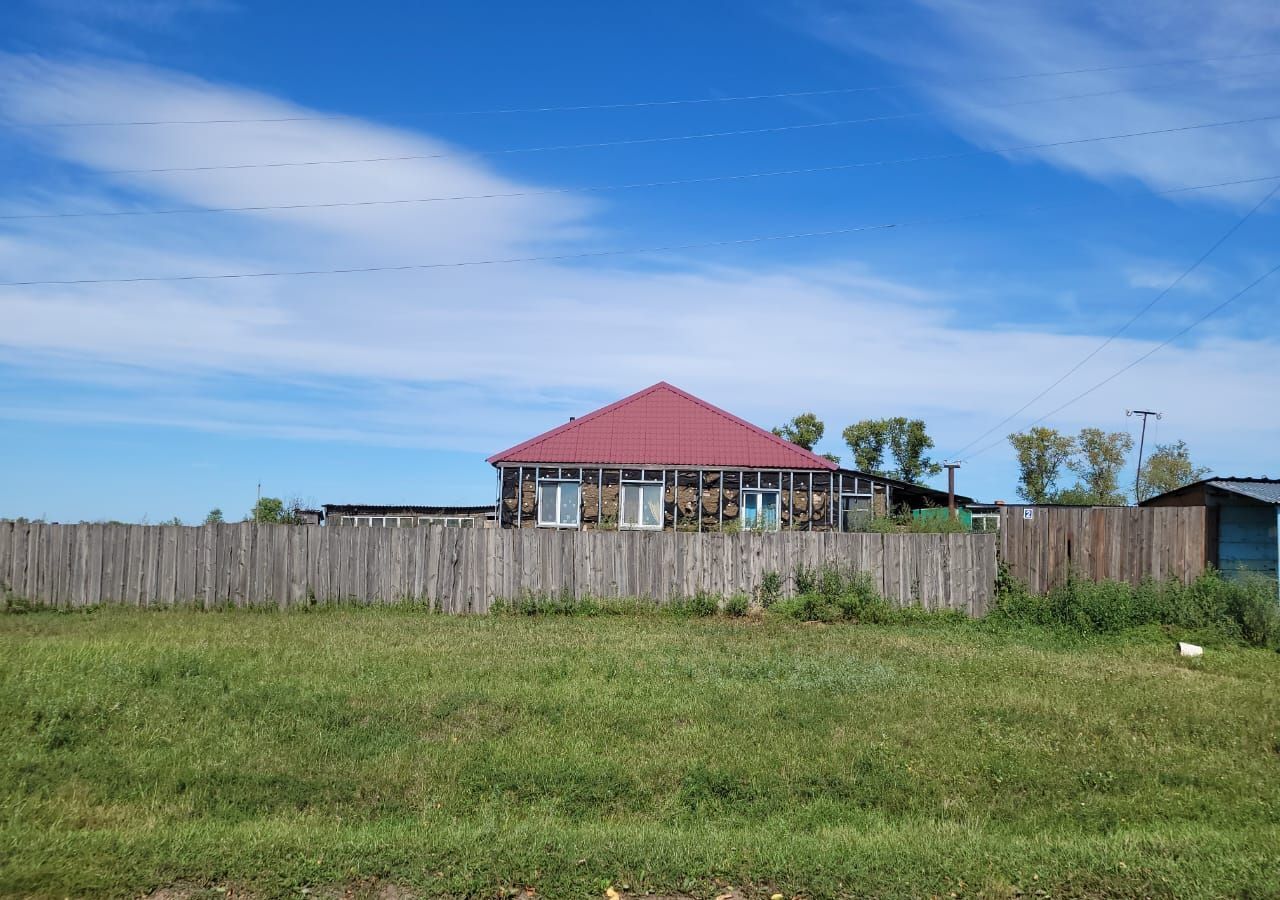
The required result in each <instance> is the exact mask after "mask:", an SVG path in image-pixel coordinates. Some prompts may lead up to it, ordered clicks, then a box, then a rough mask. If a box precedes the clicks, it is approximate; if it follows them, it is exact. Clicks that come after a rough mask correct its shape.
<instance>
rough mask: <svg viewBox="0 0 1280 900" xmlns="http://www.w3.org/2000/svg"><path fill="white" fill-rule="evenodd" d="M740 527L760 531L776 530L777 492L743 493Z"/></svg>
mask: <svg viewBox="0 0 1280 900" xmlns="http://www.w3.org/2000/svg"><path fill="white" fill-rule="evenodd" d="M742 527H743V528H754V529H760V530H762V531H776V530H777V528H778V492H777V491H743V492H742Z"/></svg>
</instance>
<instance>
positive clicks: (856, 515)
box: [842, 497, 874, 531]
mask: <svg viewBox="0 0 1280 900" xmlns="http://www.w3.org/2000/svg"><path fill="white" fill-rule="evenodd" d="M842 502H843V504H844V510H843V512H844V520H843V528H844V530H845V531H862V530H863V529H865V528H866V527H867V526H868V525H870V524H871V520H872V519H873V518H874V516H873V515H872V513H871V498H870V497H845V498H844V500H843V501H842Z"/></svg>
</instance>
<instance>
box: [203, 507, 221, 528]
mask: <svg viewBox="0 0 1280 900" xmlns="http://www.w3.org/2000/svg"><path fill="white" fill-rule="evenodd" d="M222 521H223V520H222V510H220V509H219V508H218V507H216V506H215V507H214V508H213V509H211V510H209V514H208V515H207V516H205V517H204V524H206V525H221V524H222Z"/></svg>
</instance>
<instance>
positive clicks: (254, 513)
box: [249, 497, 285, 525]
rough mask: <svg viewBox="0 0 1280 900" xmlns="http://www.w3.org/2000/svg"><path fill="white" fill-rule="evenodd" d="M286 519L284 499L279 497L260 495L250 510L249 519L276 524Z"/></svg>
mask: <svg viewBox="0 0 1280 900" xmlns="http://www.w3.org/2000/svg"><path fill="white" fill-rule="evenodd" d="M284 519H285V510H284V501H283V500H281V499H280V498H279V497H260V498H259V499H258V502H257V503H256V504H254V507H253V509H251V510H250V511H249V521H251V522H258V523H260V524H267V525H274V524H278V523H280V522H283V521H284Z"/></svg>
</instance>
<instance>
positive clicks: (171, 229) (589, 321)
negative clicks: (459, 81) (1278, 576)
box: [0, 57, 1280, 470]
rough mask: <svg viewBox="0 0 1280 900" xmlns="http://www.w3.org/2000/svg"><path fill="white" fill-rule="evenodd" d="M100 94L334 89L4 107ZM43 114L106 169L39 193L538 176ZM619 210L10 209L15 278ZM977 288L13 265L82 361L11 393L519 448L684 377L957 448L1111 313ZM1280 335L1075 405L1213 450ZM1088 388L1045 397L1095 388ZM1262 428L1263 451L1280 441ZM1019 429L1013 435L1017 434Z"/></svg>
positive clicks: (340, 260)
mask: <svg viewBox="0 0 1280 900" xmlns="http://www.w3.org/2000/svg"><path fill="white" fill-rule="evenodd" d="M102 109H110V110H112V115H113V116H119V117H121V118H131V117H139V118H164V117H178V118H216V117H225V118H261V117H267V116H273V115H289V114H293V115H298V114H305V113H308V112H310V111H309V110H304V109H301V108H299V107H296V106H293V105H291V104H288V103H285V102H283V101H280V100H278V99H276V98H272V97H268V96H264V95H261V94H258V93H254V92H250V91H244V90H240V89H235V88H227V87H224V86H220V85H214V84H210V83H207V82H203V81H199V80H196V79H192V78H188V77H185V76H181V75H175V74H172V73H168V72H162V71H158V70H155V69H148V68H142V67H136V66H119V65H106V64H101V65H96V64H94V65H91V64H63V63H56V62H49V61H46V60H41V59H31V58H13V57H8V58H0V113H2V114H4V115H7V116H11V117H14V118H25V119H37V118H46V119H77V118H93V117H95V115H96V114H98V111H99V110H102ZM29 138H30V140H31V141H33V142H34V144H35V145H36V146H37V147H38V148H40V150H41V151H42V152H44V153H48V154H52V155H54V156H56V157H58V158H60V159H62V160H65V161H66V162H68V163H70V164H72V165H73V166H75V167H77V168H78V170H79V172H80V175H79V176H78V177H77V178H76V179H75V181H74V183H73V184H72V185H71V186H70V187H69V188H67V189H66V190H65V191H63V192H61V193H60V192H59V191H57V190H54V191H52V193H50V189H48V188H45V189H44V193H46V194H47V196H44V197H35V198H34V199H33V197H34V195H33V197H27V198H18V200H15V201H14V202H15V203H17V204H22V205H30V204H31V203H34V202H37V201H38V202H41V203H46V204H49V205H56V206H59V207H66V206H69V205H71V204H73V203H84V204H90V203H97V204H119V203H124V202H133V203H140V204H143V205H168V204H174V203H192V204H212V205H240V204H246V203H260V202H289V201H318V200H319V201H322V200H328V199H369V198H377V197H397V196H412V195H419V194H420V195H424V196H430V195H434V194H438V193H441V192H448V193H473V192H488V191H493V190H525V189H535V188H537V187H538V185H531V184H527V183H525V182H522V181H516V180H513V179H511V178H508V177H506V176H504V175H502V174H501V173H500V172H498V171H496V170H495V169H493V168H492V167H491V166H489V165H487V164H483V163H481V162H478V161H476V160H474V159H468V158H467V157H465V156H463V157H451V158H450V159H447V160H428V161H416V162H412V163H404V164H397V165H393V166H387V167H377V166H368V167H362V166H351V167H346V166H344V167H332V168H329V169H326V170H324V171H320V170H318V169H301V170H292V169H290V170H279V171H276V170H267V171H266V172H263V171H261V170H232V171H226V172H219V173H216V174H210V173H173V174H168V175H164V176H127V177H118V178H116V177H104V176H101V175H100V174H96V173H99V172H101V170H103V169H119V168H138V167H148V166H160V165H173V164H177V165H183V164H201V163H204V164H208V163H220V162H243V161H254V160H270V159H289V158H311V157H316V156H333V157H338V156H352V155H379V156H380V155H395V154H405V153H431V152H456V150H457V148H453V147H450V146H449V145H448V144H446V143H444V142H442V141H439V140H437V139H434V138H431V137H428V136H424V135H419V134H413V133H407V132H404V131H399V130H394V129H387V128H383V127H380V126H376V125H373V124H369V123H366V122H362V121H359V120H354V119H343V120H339V121H324V122H307V123H278V124H272V125H269V126H268V125H253V126H229V127H226V128H199V127H184V128H167V127H156V128H139V129H105V130H99V129H33V130H32V131H31V133H30V134H29ZM592 209H593V208H592V207H591V206H588V205H585V204H583V203H582V202H580V201H578V200H576V199H572V198H568V197H564V196H549V197H548V196H544V197H538V198H528V199H527V200H521V201H509V200H502V201H491V202H487V201H479V202H475V203H455V204H424V205H422V206H421V207H412V208H395V209H385V208H373V209H361V210H336V211H331V212H317V211H306V212H303V211H295V212H287V213H286V212H271V213H260V214H242V215H235V216H203V217H183V218H182V219H181V220H179V219H178V218H177V217H172V218H171V217H153V218H146V217H143V218H137V219H130V220H118V219H116V220H93V219H83V220H69V221H63V222H35V223H26V224H24V225H22V226H20V227H13V228H11V229H10V231H9V233H8V234H7V235H0V263H2V264H3V268H4V269H5V271H6V272H7V273H11V277H15V278H17V277H21V278H24V279H25V278H42V277H48V278H67V277H93V276H105V277H112V276H127V275H135V274H154V273H175V274H176V273H184V272H217V271H244V270H252V269H271V268H287V269H297V268H312V267H314V268H328V267H332V266H335V265H344V266H345V265H377V264H396V263H404V262H418V261H431V260H449V259H462V258H483V257H490V256H504V255H523V254H525V253H530V252H541V251H542V250H544V249H546V248H561V247H584V246H599V245H600V244H601V243H603V242H605V241H606V238H604V237H602V236H599V235H596V236H594V237H593V238H592V240H591V241H590V242H586V243H584V242H581V241H580V238H581V237H582V236H583V235H588V234H593V233H594V229H593V224H592V218H591V213H592ZM1242 305H1243V303H1242ZM961 307H962V304H961V302H960V300H959V299H958V298H957V297H956V296H955V295H953V294H951V293H948V292H941V291H938V290H931V291H926V290H923V289H921V288H919V287H918V286H915V285H911V284H906V283H902V282H898V281H893V280H889V279H885V278H882V277H878V276H877V275H876V273H875V272H874V271H871V270H869V269H868V268H867V267H865V266H863V265H858V264H852V263H846V262H841V263H830V264H812V265H807V266H804V267H785V266H778V265H766V264H740V265H736V266H715V265H708V264H706V263H697V262H692V261H690V260H687V259H682V258H679V257H674V256H668V257H664V258H661V259H657V260H654V259H652V258H646V259H644V260H627V261H619V260H615V261H613V262H611V263H607V264H602V263H601V262H599V261H597V262H596V263H594V264H592V265H590V266H576V265H569V264H553V263H533V264H524V265H516V266H493V267H480V268H470V269H452V270H432V271H423V272H412V273H385V274H376V275H360V276H333V277H316V278H287V279H246V280H237V281H226V282H193V283H164V284H125V285H119V284H117V285H88V286H82V287H56V288H51V287H41V288H31V289H16V290H15V289H0V317H2V319H3V322H4V324H5V327H4V328H3V330H0V361H3V362H4V363H6V364H7V365H8V367H10V369H11V370H12V371H14V372H18V373H22V375H23V377H26V378H39V379H44V380H45V381H47V382H50V383H52V382H56V381H57V380H58V379H63V387H62V388H59V389H58V391H57V396H58V397H59V398H60V402H59V403H58V405H57V406H56V407H54V408H50V407H47V406H45V405H43V404H42V403H41V402H40V401H39V400H32V401H26V402H24V401H23V400H22V399H21V398H17V397H14V396H12V395H11V396H10V398H9V399H8V400H6V401H5V402H4V404H3V406H2V407H0V418H8V419H10V420H33V421H35V420H38V421H78V422H92V421H106V422H130V423H139V424H142V423H152V424H165V425H169V426H172V427H179V428H189V429H200V430H209V431H220V432H236V433H252V434H261V435H268V436H274V437H283V438H296V439H306V440H349V441H364V442H372V443H380V444H387V445H403V446H423V447H435V448H444V449H451V450H467V451H471V452H492V451H494V450H497V449H500V448H501V447H503V446H505V445H507V444H509V443H513V442H515V441H516V440H518V439H520V438H522V437H525V436H527V435H528V434H529V433H532V432H535V431H537V430H540V429H542V428H545V427H547V426H548V425H550V424H552V422H549V421H547V419H548V417H549V416H552V417H554V419H555V420H557V421H558V420H559V419H560V418H561V413H563V414H565V415H567V414H573V413H582V412H585V411H586V410H587V409H589V408H591V407H592V406H594V405H597V404H599V403H602V402H605V401H607V400H610V399H613V398H616V397H617V396H618V395H619V394H620V393H622V392H627V391H631V390H635V389H637V388H640V387H643V386H645V385H647V384H650V383H652V382H654V381H657V380H660V379H666V380H670V381H673V382H675V383H677V384H679V385H681V386H683V387H686V388H688V389H690V390H692V391H694V392H696V393H701V394H704V395H705V396H707V397H708V398H709V399H711V400H712V401H713V402H720V403H722V404H724V405H726V406H728V407H729V408H731V409H733V410H734V411H735V412H739V413H740V414H743V415H745V416H747V417H748V418H752V419H754V420H757V421H760V422H762V423H765V424H768V423H770V422H771V421H780V420H782V419H783V418H785V417H787V416H790V415H792V414H794V413H796V412H799V411H800V410H801V409H813V410H814V411H816V412H818V413H819V414H820V415H822V416H824V417H825V418H826V419H827V421H828V423H829V426H830V427H829V432H830V434H831V436H832V437H834V440H833V441H832V442H831V444H830V446H831V447H832V448H833V449H837V447H836V444H837V443H838V432H839V427H840V426H841V425H842V424H844V423H845V422H847V421H851V420H853V419H855V418H860V417H863V416H878V415H889V414H901V413H904V412H907V413H911V414H915V415H924V416H925V417H926V418H928V419H929V421H930V423H931V427H932V429H933V431H934V433H935V434H936V435H937V436H938V439H939V444H940V445H942V446H940V447H939V450H940V451H944V452H945V451H948V450H951V449H955V446H956V445H957V444H959V443H963V441H965V440H968V439H969V438H971V437H973V436H974V435H975V434H976V433H977V432H979V431H981V430H982V429H983V428H985V427H986V426H987V425H988V424H989V423H991V422H994V421H996V420H998V419H999V418H1000V417H1002V416H1003V415H1004V414H1005V413H1007V412H1008V411H1009V410H1011V409H1013V408H1016V407H1017V406H1019V405H1021V404H1022V402H1023V401H1024V400H1025V399H1026V397H1027V396H1028V394H1029V393H1033V392H1034V391H1036V390H1039V389H1040V387H1042V386H1043V385H1044V384H1046V383H1047V382H1049V381H1051V380H1053V378H1054V377H1056V375H1057V373H1058V372H1059V371H1060V370H1061V369H1062V368H1064V367H1065V366H1066V365H1067V364H1069V363H1070V362H1071V361H1074V360H1075V359H1077V358H1079V357H1080V356H1082V355H1083V354H1084V353H1086V352H1088V351H1089V350H1091V349H1092V348H1093V347H1094V346H1095V345H1096V343H1097V340H1098V338H1097V337H1096V336H1092V335H1062V334H1046V333H1037V332H1035V331H1032V330H1029V329H1027V328H1002V329H995V328H986V329H983V328H972V327H964V326H962V324H961V321H962V319H961ZM1150 346H1151V345H1150V343H1149V342H1145V341H1136V340H1123V341H1117V342H1116V343H1115V344H1113V345H1112V347H1110V348H1108V350H1107V351H1106V352H1105V353H1103V354H1100V355H1099V356H1098V358H1097V359H1095V360H1094V361H1093V363H1091V364H1090V366H1088V367H1087V368H1086V369H1085V371H1084V372H1082V373H1081V375H1080V376H1079V377H1078V379H1077V380H1074V381H1073V382H1072V385H1085V384H1088V383H1090V382H1092V381H1093V380H1095V379H1096V378H1097V377H1101V376H1102V375H1103V374H1105V373H1107V372H1109V371H1111V370H1112V369H1114V368H1115V367H1116V366H1118V365H1120V364H1123V363H1124V362H1127V361H1128V360H1129V359H1132V358H1134V357H1135V356H1137V355H1138V354H1140V353H1141V352H1143V351H1144V350H1146V349H1148V348H1149V347H1150ZM1278 349H1280V344H1277V342H1276V341H1274V340H1273V339H1268V338H1259V339H1257V340H1242V339H1235V338H1229V337H1225V336H1222V337H1217V336H1213V335H1212V333H1209V336H1208V337H1206V338H1205V339H1203V340H1202V341H1201V342H1200V343H1198V344H1197V345H1196V346H1194V347H1183V348H1170V349H1168V350H1166V351H1163V352H1161V353H1160V354H1158V355H1157V356H1156V357H1154V358H1153V359H1152V360H1151V361H1149V362H1148V363H1146V364H1144V365H1143V366H1142V367H1140V368H1139V369H1138V370H1135V372H1134V373H1132V374H1131V375H1129V376H1126V377H1124V378H1121V379H1117V380H1116V381H1115V382H1114V383H1113V384H1111V385H1108V387H1107V388H1106V389H1104V390H1101V391H1099V392H1098V393H1097V394H1096V395H1094V396H1092V397H1090V398H1089V400H1088V401H1086V402H1082V403H1081V404H1079V405H1078V406H1076V407H1073V408H1072V409H1071V410H1070V412H1069V413H1064V414H1063V416H1062V417H1060V419H1059V420H1058V422H1059V424H1061V425H1062V426H1063V427H1067V428H1073V427H1078V425H1079V424H1083V423H1086V422H1098V421H1104V422H1105V421H1111V420H1112V419H1116V418H1118V417H1119V415H1120V412H1121V411H1122V410H1123V409H1124V408H1125V407H1126V406H1132V405H1133V404H1134V403H1135V402H1138V401H1141V402H1142V403H1143V404H1164V405H1165V406H1166V407H1167V409H1168V411H1169V413H1170V414H1169V416H1168V417H1167V419H1166V429H1167V430H1170V429H1173V428H1175V427H1178V425H1179V423H1185V424H1186V430H1185V431H1183V432H1181V433H1180V436H1184V437H1186V438H1187V439H1188V440H1189V441H1191V442H1192V445H1193V447H1196V448H1197V450H1198V451H1201V452H1202V454H1204V455H1210V454H1214V453H1217V454H1220V458H1222V459H1224V460H1229V459H1230V458H1231V454H1233V453H1236V452H1237V450H1238V445H1239V441H1240V440H1241V438H1242V437H1244V438H1248V437H1249V436H1250V435H1251V434H1255V433H1256V434H1265V435H1268V436H1269V437H1270V438H1271V439H1274V438H1275V436H1276V435H1275V431H1274V426H1273V425H1271V424H1269V423H1262V424H1255V425H1250V424H1249V423H1250V422H1251V421H1253V420H1251V419H1246V418H1244V417H1242V416H1241V415H1240V414H1239V412H1240V411H1241V410H1244V409H1247V408H1248V407H1250V406H1251V405H1256V406H1263V407H1266V406H1268V405H1269V403H1270V399H1271V398H1272V397H1274V396H1275V395H1276V394H1277V393H1278V392H1280V370H1278V369H1277V368H1276V367H1275V366H1274V365H1272V364H1270V362H1269V361H1272V360H1274V359H1275V358H1276V352H1277V350H1278ZM255 385H257V386H258V388H257V389H255V387H254V386H255ZM263 386H266V387H263ZM1069 388H1070V386H1069V387H1067V388H1064V389H1063V390H1061V391H1060V392H1058V393H1057V394H1055V395H1054V396H1053V397H1051V398H1050V399H1049V400H1047V401H1046V403H1045V405H1044V406H1041V407H1039V408H1038V409H1037V410H1036V411H1037V412H1038V411H1040V410H1043V409H1044V408H1045V406H1047V405H1048V404H1049V403H1052V402H1053V401H1054V400H1056V399H1059V398H1061V397H1065V396H1069V394H1068V390H1069ZM1223 397H1231V398H1232V400H1231V402H1223ZM104 398H105V402H104ZM1157 408H1159V407H1157ZM1175 411H1176V413H1175ZM1019 424H1020V423H1019ZM1251 428H1252V429H1256V431H1255V432H1251V431H1250V429H1251ZM1227 434H1230V435H1231V437H1230V438H1228V437H1226V436H1225V435H1227ZM1265 446H1266V444H1265V442H1263V450H1262V451H1259V453H1255V454H1254V456H1252V457H1249V458H1248V459H1247V460H1246V462H1247V461H1249V460H1253V459H1258V458H1260V455H1259V454H1260V453H1261V452H1264V451H1265ZM1003 454H1004V451H1003V450H1002V449H1001V450H998V451H993V452H992V454H991V458H993V459H996V460H999V459H1001V458H1002V456H1003ZM1224 465H1226V463H1225V462H1224ZM1232 467H1233V468H1238V469H1240V470H1245V469H1248V468H1249V466H1248V465H1245V464H1243V463H1241V464H1234V465H1233V466H1232Z"/></svg>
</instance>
